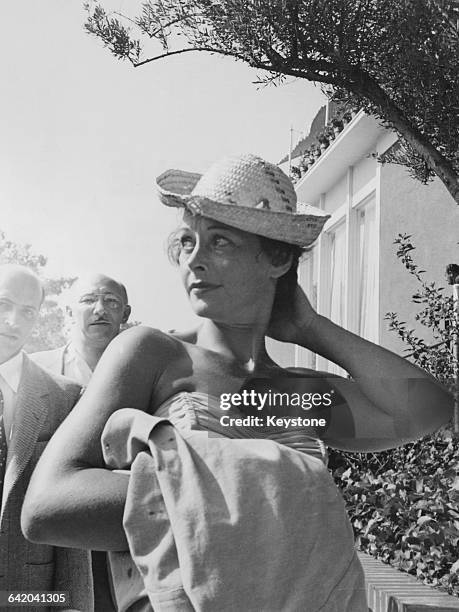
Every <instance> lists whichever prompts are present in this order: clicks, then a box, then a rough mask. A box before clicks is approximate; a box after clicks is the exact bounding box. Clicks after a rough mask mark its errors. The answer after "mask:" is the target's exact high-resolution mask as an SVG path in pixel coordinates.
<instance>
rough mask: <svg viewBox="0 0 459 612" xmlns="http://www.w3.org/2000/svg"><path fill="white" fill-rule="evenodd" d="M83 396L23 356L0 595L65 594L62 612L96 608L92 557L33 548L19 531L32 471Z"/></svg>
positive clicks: (0, 546) (1, 541)
mask: <svg viewBox="0 0 459 612" xmlns="http://www.w3.org/2000/svg"><path fill="white" fill-rule="evenodd" d="M79 394H80V387H79V385H77V384H76V383H74V382H72V381H70V380H68V379H66V378H64V377H63V376H56V375H52V374H49V373H48V372H45V371H44V370H43V369H42V368H40V367H39V366H38V365H36V364H35V363H33V362H32V361H31V360H30V359H29V358H28V357H27V356H25V355H24V363H23V370H22V376H21V380H20V383H19V388H18V394H17V398H16V406H15V410H14V417H13V430H12V432H13V435H12V438H11V440H10V441H9V446H8V455H7V463H6V472H5V479H4V484H3V499H2V508H1V513H0V590H3V591H67V592H69V593H70V603H69V605H67V606H63V609H65V610H78V611H82V612H91V611H92V610H93V608H94V607H93V601H92V577H91V567H90V560H89V553H88V552H87V551H81V550H74V549H71V548H58V547H55V546H47V545H45V544H32V543H31V542H28V541H27V540H26V539H25V538H24V536H23V535H22V532H21V526H20V517H21V508H22V503H23V500H24V496H25V492H26V490H27V486H28V483H29V480H30V477H31V475H32V471H33V469H34V467H35V465H36V463H37V461H38V459H39V457H40V455H41V453H42V451H43V449H44V447H45V446H46V444H47V442H48V440H49V439H50V438H51V436H52V435H53V433H54V432H55V431H56V429H57V427H58V426H59V425H60V423H61V422H62V421H63V420H64V418H65V417H66V416H67V414H68V413H69V412H70V410H71V409H72V407H73V406H74V405H75V403H76V401H77V399H78V397H79ZM16 609H18V608H16ZM24 609H26V610H27V611H28V612H30V611H31V610H37V612H43V610H45V609H46V608H43V607H37V608H35V607H32V606H27V608H24ZM56 609H57V608H55V607H53V608H50V610H56ZM61 609H62V608H61Z"/></svg>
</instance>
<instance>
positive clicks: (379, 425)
mask: <svg viewBox="0 0 459 612" xmlns="http://www.w3.org/2000/svg"><path fill="white" fill-rule="evenodd" d="M269 333H270V335H271V336H272V337H274V338H276V339H278V340H284V341H286V342H293V343H295V344H298V345H300V346H303V347H305V348H308V349H310V350H312V351H314V352H316V353H318V354H319V355H321V356H323V357H325V358H326V359H330V360H331V361H333V362H334V363H337V364H338V365H339V366H341V367H342V368H344V369H345V370H346V371H347V372H349V374H350V375H351V377H352V379H353V380H347V379H344V378H340V377H337V378H331V377H330V379H329V383H330V385H331V386H332V387H333V388H336V389H337V390H338V391H339V393H340V394H341V396H342V397H343V398H344V400H345V401H346V403H347V405H348V407H349V409H350V410H349V411H347V414H348V415H349V418H351V419H352V420H353V422H352V423H351V426H352V427H353V429H354V431H355V437H354V438H353V439H349V438H346V437H344V436H341V435H340V431H339V427H338V428H336V427H334V426H333V418H332V419H331V423H330V425H331V427H330V428H329V429H328V431H327V434H326V442H327V443H328V444H330V446H335V447H337V448H342V449H345V450H355V451H363V452H365V451H377V450H384V449H387V448H393V447H394V446H398V445H400V444H402V443H405V442H409V441H412V440H416V439H419V438H421V437H422V436H425V435H427V434H429V433H432V432H433V431H435V430H436V429H438V428H439V427H440V426H441V425H443V424H445V423H447V422H448V421H449V419H450V418H451V416H452V409H453V398H452V396H451V394H449V393H448V391H447V390H446V389H445V388H444V387H443V386H442V385H441V384H440V383H439V382H438V381H437V380H435V378H433V377H432V376H431V375H430V374H428V373H427V372H425V371H424V370H422V369H421V368H418V367H417V366H415V365H414V364H412V363H410V362H409V361H407V360H406V359H404V358H402V357H399V356H398V355H396V354H395V353H392V352H391V351H388V350H387V349H385V348H383V347H381V346H378V345H376V344H373V343H372V342H368V341H367V340H364V339H363V338H361V337H360V336H357V335H356V334H353V333H351V332H349V331H347V330H346V329H343V328H342V327H340V326H339V325H335V324H334V323H333V322H332V321H330V320H329V319H327V318H325V317H323V316H320V315H319V314H317V313H316V312H315V311H314V310H313V308H312V307H311V305H310V304H309V301H308V300H307V298H306V296H305V295H304V293H303V291H302V290H301V289H300V288H299V287H297V293H296V299H295V304H294V305H293V308H292V312H291V313H289V315H288V319H287V315H286V314H285V315H284V316H282V314H279V313H276V317H275V318H274V319H273V321H272V323H271V328H270V330H269ZM339 409H340V407H339V405H337V406H336V407H335V410H339ZM336 422H337V423H339V419H338V420H337V421H336ZM344 429H346V427H344Z"/></svg>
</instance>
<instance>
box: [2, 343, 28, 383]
mask: <svg viewBox="0 0 459 612" xmlns="http://www.w3.org/2000/svg"><path fill="white" fill-rule="evenodd" d="M23 361H24V353H23V352H22V351H19V353H18V354H17V355H15V356H14V357H11V359H8V361H5V362H4V363H2V364H0V376H1V377H2V378H3V380H4V381H5V382H6V383H7V384H8V385H9V386H10V387H11V389H12V390H13V391H14V392H15V393H17V392H18V387H19V381H20V380H21V374H22V364H23Z"/></svg>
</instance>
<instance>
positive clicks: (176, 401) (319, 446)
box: [154, 391, 328, 464]
mask: <svg viewBox="0 0 459 612" xmlns="http://www.w3.org/2000/svg"><path fill="white" fill-rule="evenodd" d="M154 414H155V416H157V417H162V418H165V419H167V420H169V421H170V422H171V423H172V425H174V427H177V428H178V429H198V430H204V431H208V432H209V433H210V434H213V435H215V436H222V437H225V438H234V439H237V438H255V439H266V440H273V441H274V442H278V443H279V444H283V445H285V446H288V447H289V448H291V449H293V450H296V451H299V452H301V453H305V454H308V455H311V456H312V457H316V458H318V459H320V460H322V461H323V462H324V463H325V464H326V463H327V459H328V455H327V450H326V447H325V444H324V443H323V442H322V440H320V438H318V437H317V435H316V433H315V431H314V428H312V427H296V426H295V427H289V426H288V424H287V426H286V427H279V426H274V425H269V424H268V425H265V424H263V425H257V424H255V423H256V421H254V420H253V418H252V419H250V417H248V415H246V414H244V413H242V412H241V411H239V410H238V409H237V408H235V407H231V408H230V409H229V410H222V408H221V406H220V398H218V397H216V396H213V395H209V394H207V393H202V392H198V391H192V392H189V391H181V392H179V393H176V394H175V395H172V396H171V397H170V398H168V399H167V400H166V401H165V402H163V403H162V404H161V405H160V406H159V408H158V409H157V410H156V411H155V413H154ZM222 417H227V418H225V419H223V418H222ZM241 419H243V420H244V421H245V424H240V423H241ZM236 420H237V421H238V422H237V423H235V421H236Z"/></svg>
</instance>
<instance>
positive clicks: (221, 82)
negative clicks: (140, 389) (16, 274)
mask: <svg viewBox="0 0 459 612" xmlns="http://www.w3.org/2000/svg"><path fill="white" fill-rule="evenodd" d="M136 4H137V3H134V2H132V0H129V2H127V0H125V1H118V2H117V1H116V0H115V1H113V0H112V1H111V6H114V7H115V8H117V9H118V10H120V11H123V9H125V8H126V7H127V6H128V5H129V7H130V10H132V9H131V7H132V6H135V5H136ZM84 20H85V12H84V10H83V2H82V1H80V0H66V2H63V1H62V0H44V1H42V2H31V3H27V6H26V4H24V3H21V2H11V1H10V2H4V3H1V7H0V21H1V23H2V24H3V31H2V38H3V41H2V42H3V49H4V52H3V53H2V54H1V56H0V83H1V95H0V229H1V230H2V231H4V232H5V234H6V236H7V238H8V239H10V240H13V241H15V242H18V243H21V244H25V243H28V244H30V245H31V246H32V249H33V251H34V252H36V253H40V254H43V255H45V256H46V257H47V259H48V264H47V267H46V269H45V272H46V275H47V276H48V277H50V278H54V277H57V276H66V277H69V276H70V277H73V276H78V275H82V274H86V273H89V272H94V271H97V272H103V273H105V274H107V275H110V276H113V277H114V278H116V279H117V280H120V281H121V282H124V284H125V285H126V286H127V289H128V293H129V298H130V303H131V305H132V308H133V314H132V317H133V318H134V319H136V320H138V321H141V322H143V323H145V324H148V325H152V326H154V327H158V328H160V329H171V328H175V329H184V328H186V327H187V326H188V325H191V324H193V323H194V322H195V319H194V316H193V315H192V314H191V313H190V309H189V306H188V304H187V301H186V297H185V294H184V291H183V289H182V287H181V285H180V281H179V277H178V274H177V272H176V270H174V269H173V268H172V267H171V265H170V264H169V262H168V260H167V256H166V254H165V242H166V239H167V236H168V235H169V233H170V232H171V231H172V230H173V229H174V227H175V225H176V223H177V214H176V212H175V211H174V210H170V209H167V208H165V207H162V206H161V205H160V204H159V202H158V200H157V198H156V195H155V188H154V183H155V177H156V176H157V175H159V174H160V173H161V172H163V171H164V170H166V169H168V168H181V169H184V170H191V171H204V170H205V169H206V168H207V167H208V166H209V165H210V164H211V163H212V162H213V161H215V160H217V159H219V158H221V157H224V156H226V155H230V154H239V153H243V152H251V153H255V154H258V155H261V156H262V157H264V158H265V159H267V160H269V161H273V162H277V161H279V160H280V159H281V158H282V157H283V156H284V155H286V154H287V153H288V149H289V144H290V129H291V127H292V128H293V141H294V143H295V142H296V140H298V138H299V137H300V133H301V132H303V133H304V132H305V131H306V130H308V128H309V125H310V123H311V121H312V119H313V118H314V116H315V114H316V113H317V111H318V110H319V108H320V106H322V105H323V104H324V103H325V97H324V95H323V94H322V92H321V90H320V88H319V87H318V86H315V85H313V84H312V83H308V82H306V81H301V80H296V81H290V82H288V83H286V84H284V85H282V86H278V87H273V86H270V87H261V88H260V86H256V85H254V81H256V80H257V78H258V77H259V76H260V73H259V72H257V71H255V70H253V69H251V68H249V67H248V66H246V65H245V64H243V63H241V62H235V61H234V60H232V59H230V58H222V57H218V56H211V55H205V54H201V53H188V54H185V55H183V56H176V57H173V58H170V59H166V60H161V61H159V62H155V63H151V64H148V65H146V66H144V67H141V68H136V69H134V68H133V67H132V66H131V65H130V64H129V63H127V62H119V61H117V60H116V59H115V58H114V57H112V56H111V55H110V53H109V52H108V51H107V50H106V49H104V47H103V45H102V43H101V42H100V41H98V40H96V39H95V38H93V37H90V36H89V35H88V34H86V33H85V32H84V30H83V23H84Z"/></svg>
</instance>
